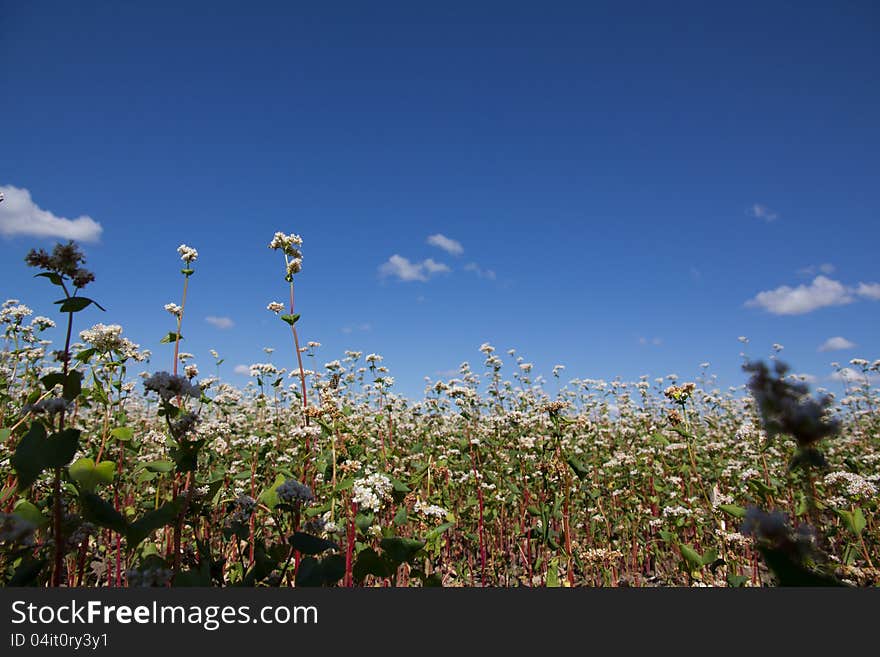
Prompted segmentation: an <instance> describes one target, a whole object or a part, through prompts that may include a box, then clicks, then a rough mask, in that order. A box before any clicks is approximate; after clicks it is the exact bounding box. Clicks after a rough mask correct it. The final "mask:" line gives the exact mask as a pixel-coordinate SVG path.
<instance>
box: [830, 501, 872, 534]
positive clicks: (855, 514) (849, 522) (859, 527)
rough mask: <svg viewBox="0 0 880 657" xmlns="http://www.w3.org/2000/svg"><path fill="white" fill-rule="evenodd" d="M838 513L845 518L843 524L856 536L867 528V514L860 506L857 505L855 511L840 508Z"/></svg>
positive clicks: (842, 518)
mask: <svg viewBox="0 0 880 657" xmlns="http://www.w3.org/2000/svg"><path fill="white" fill-rule="evenodd" d="M837 515H839V516H840V518H841V520H843V524H844V525H846V528H847V529H848V530H850V531H851V532H852V533H853V534H855V535H856V536H859V535H860V534H861V533H862V531H863V530H864V529H865V525H866V522H865V515H864V514H863V513H862V510H861V509H860V508H859V507H856V508H855V510H854V511H844V510H843V509H838V510H837Z"/></svg>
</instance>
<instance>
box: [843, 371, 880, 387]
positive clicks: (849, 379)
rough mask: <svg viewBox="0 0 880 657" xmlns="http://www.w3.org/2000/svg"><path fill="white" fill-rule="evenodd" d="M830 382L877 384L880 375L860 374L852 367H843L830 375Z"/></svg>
mask: <svg viewBox="0 0 880 657" xmlns="http://www.w3.org/2000/svg"><path fill="white" fill-rule="evenodd" d="M831 380H832V381H841V382H843V383H857V384H862V383H865V382H866V381H867V382H868V383H871V384H873V383H877V382H878V381H880V375H877V374H870V373H868V374H866V373H865V372H860V371H859V370H855V369H853V368H852V367H843V368H841V369H839V370H836V371H834V372H833V373H832V374H831Z"/></svg>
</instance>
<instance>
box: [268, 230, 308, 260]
mask: <svg viewBox="0 0 880 657" xmlns="http://www.w3.org/2000/svg"><path fill="white" fill-rule="evenodd" d="M302 243H303V241H302V237H300V236H299V235H296V234H294V233H291V234H290V235H285V234H284V233H282V232H277V233H275V236H274V237H273V238H272V241H271V242H269V248H270V249H272V250H275V251H277V250H278V249H281V250H282V251H284V252H285V253H286V254H287V255H294V256H295V255H296V254H297V253H298V251H297V250H296V248H295V247H298V246H302Z"/></svg>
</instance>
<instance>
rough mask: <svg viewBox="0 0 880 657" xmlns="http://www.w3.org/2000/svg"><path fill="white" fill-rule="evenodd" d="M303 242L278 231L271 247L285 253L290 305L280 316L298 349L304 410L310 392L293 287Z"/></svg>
mask: <svg viewBox="0 0 880 657" xmlns="http://www.w3.org/2000/svg"><path fill="white" fill-rule="evenodd" d="M302 243H303V242H302V238H301V237H300V236H299V235H296V234H294V233H291V234H290V235H285V234H284V233H281V232H278V233H275V236H274V237H273V238H272V241H271V242H269V248H270V249H272V250H273V251H281V253H282V254H283V255H284V269H285V273H284V280H285V281H287V283H288V284H289V286H290V306H289V310H288V314H285V315H280V317H281V319H283V320H284V321H285V322H287V323H288V324H289V325H290V332H291V333H292V334H293V347H294V350H295V351H296V362H297V365H298V366H299V379H300V384H301V386H302V405H303V410H305V409H306V408H308V406H309V398H308V393H307V392H306V373H305V369H304V368H303V363H302V353H301V352H300V348H299V336H298V335H297V332H296V322H297V320H299V317H300V316H299V315H297V314H295V313H294V309H295V306H294V288H293V277H294V275H295V274H298V273H299V272H301V271H302V251H300V247H302ZM283 308H284V306H283V305H282V304H280V303H279V302H272V303H270V304H269V310H271V311H273V312H274V313H276V314H280V312H281V310H283Z"/></svg>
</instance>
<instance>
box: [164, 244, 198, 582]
mask: <svg viewBox="0 0 880 657" xmlns="http://www.w3.org/2000/svg"><path fill="white" fill-rule="evenodd" d="M177 253H178V255H180V259H181V260H182V261H183V269H181V270H180V273H181V274H183V296H182V297H181V300H180V306H176V305H175V304H173V303H171V304H168V305H166V306H165V310H167V311H168V312H170V313H171V314H172V315H174V316H175V317H176V318H177V330H176V331H175V333H174V336H173V337H174V365H173V368H174V369H173V376H174V377H175V378H176V377H177V365H178V362H179V360H180V341H181V339H182V338H181V334H180V328H181V325H182V324H183V313H184V310H185V309H186V293H187V290H188V288H189V278H190V276H192V275H193V274H194V273H195V270H194V269H193V263H194V262H195V261H196V259H197V258H198V257H199V252H198V251H196V250H195V249H194V248H192V247H190V246H187V245H186V244H181V245H180V246H179V247H177ZM168 337H169V338H170V337H171V336H170V335H169V336H168ZM177 406H178V409H181V410H182V409H183V405H182V402H181V395H177ZM166 419H167V415H166ZM178 424H180V423H178ZM169 428H170V429H172V434H175V433H176V432H175V431H174V429H175V428H177V427H176V425H172V424H171V423H170V422H169ZM179 434H180V435H175V436H174V437H175V438H176V439H177V440H179V441H182V440H185V435H186V430H185V429H180V430H179ZM191 484H192V471H191V470H188V471H187V473H186V479H185V481H184V492H183V498H184V502H183V506H182V508H181V510H180V513H179V515H178V516H177V521H176V522H175V525H174V536H173V542H174V543H173V544H174V547H173V550H174V556H173V562H172V563H173V572H174V573H175V574H177V573H178V572H179V571H180V542H181V535H182V534H183V521H184V518H185V517H186V512H187V509H188V507H189V504H190V501H191V499H192V486H191ZM177 486H179V482H177V481H175V484H174V488H175V490H174V494H175V496H176V494H177V490H176V489H177Z"/></svg>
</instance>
